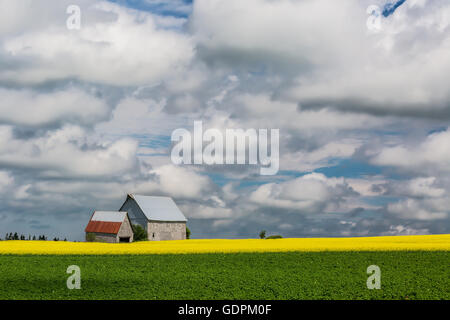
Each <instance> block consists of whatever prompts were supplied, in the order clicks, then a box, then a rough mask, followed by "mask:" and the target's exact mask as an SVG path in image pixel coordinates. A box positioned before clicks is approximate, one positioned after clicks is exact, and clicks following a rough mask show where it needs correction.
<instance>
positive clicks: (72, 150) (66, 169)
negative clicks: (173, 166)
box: [0, 126, 137, 178]
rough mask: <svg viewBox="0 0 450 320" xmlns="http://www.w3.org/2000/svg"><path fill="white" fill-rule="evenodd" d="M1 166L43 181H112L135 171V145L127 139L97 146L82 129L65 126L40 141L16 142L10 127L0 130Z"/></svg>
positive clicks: (22, 140) (33, 139) (37, 138)
mask: <svg viewBox="0 0 450 320" xmlns="http://www.w3.org/2000/svg"><path fill="white" fill-rule="evenodd" d="M0 132H1V138H0V164H1V165H2V166H3V167H7V168H10V169H20V170H33V171H36V172H37V173H38V175H39V176H45V177H53V178H57V177H78V178H82V177H84V178H89V177H112V176H116V177H117V176H120V175H122V174H124V173H127V172H129V171H130V170H132V169H134V168H136V166H137V158H136V150H137V144H136V143H135V142H134V141H133V140H130V139H121V140H118V141H115V142H113V143H109V144H104V145H98V144H94V143H89V141H87V139H86V136H85V132H84V131H83V129H81V128H79V127H74V126H66V127H64V128H62V129H59V130H56V131H52V132H48V133H46V134H45V135H44V136H42V137H34V138H31V139H18V138H15V137H14V134H13V131H12V129H11V127H8V126H2V127H0Z"/></svg>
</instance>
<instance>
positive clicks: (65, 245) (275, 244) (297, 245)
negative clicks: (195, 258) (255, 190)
mask: <svg viewBox="0 0 450 320" xmlns="http://www.w3.org/2000/svg"><path fill="white" fill-rule="evenodd" d="M399 250H439V251H450V234H446V235H426V236H389V237H365V238H363V237H357V238H286V239H273V240H261V239H239V240H225V239H204V240H176V241H144V242H134V243H98V242H64V241H23V240H22V241H0V254H57V255H58V254H60V255H64V254H80V255H86V254H88V255H95V254H98V255H101V254H166V253H233V252H288V251H399Z"/></svg>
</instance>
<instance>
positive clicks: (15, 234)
mask: <svg viewBox="0 0 450 320" xmlns="http://www.w3.org/2000/svg"><path fill="white" fill-rule="evenodd" d="M13 240H19V235H18V234H17V232H14V237H13Z"/></svg>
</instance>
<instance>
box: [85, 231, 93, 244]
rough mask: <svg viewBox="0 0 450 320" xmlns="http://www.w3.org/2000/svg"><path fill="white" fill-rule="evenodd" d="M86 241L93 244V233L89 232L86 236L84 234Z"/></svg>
mask: <svg viewBox="0 0 450 320" xmlns="http://www.w3.org/2000/svg"><path fill="white" fill-rule="evenodd" d="M86 241H87V242H94V241H95V233H92V232H89V233H88V234H86Z"/></svg>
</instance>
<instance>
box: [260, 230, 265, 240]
mask: <svg viewBox="0 0 450 320" xmlns="http://www.w3.org/2000/svg"><path fill="white" fill-rule="evenodd" d="M259 237H260V238H261V239H264V238H265V237H266V230H263V231H261V232H260V233H259Z"/></svg>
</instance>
